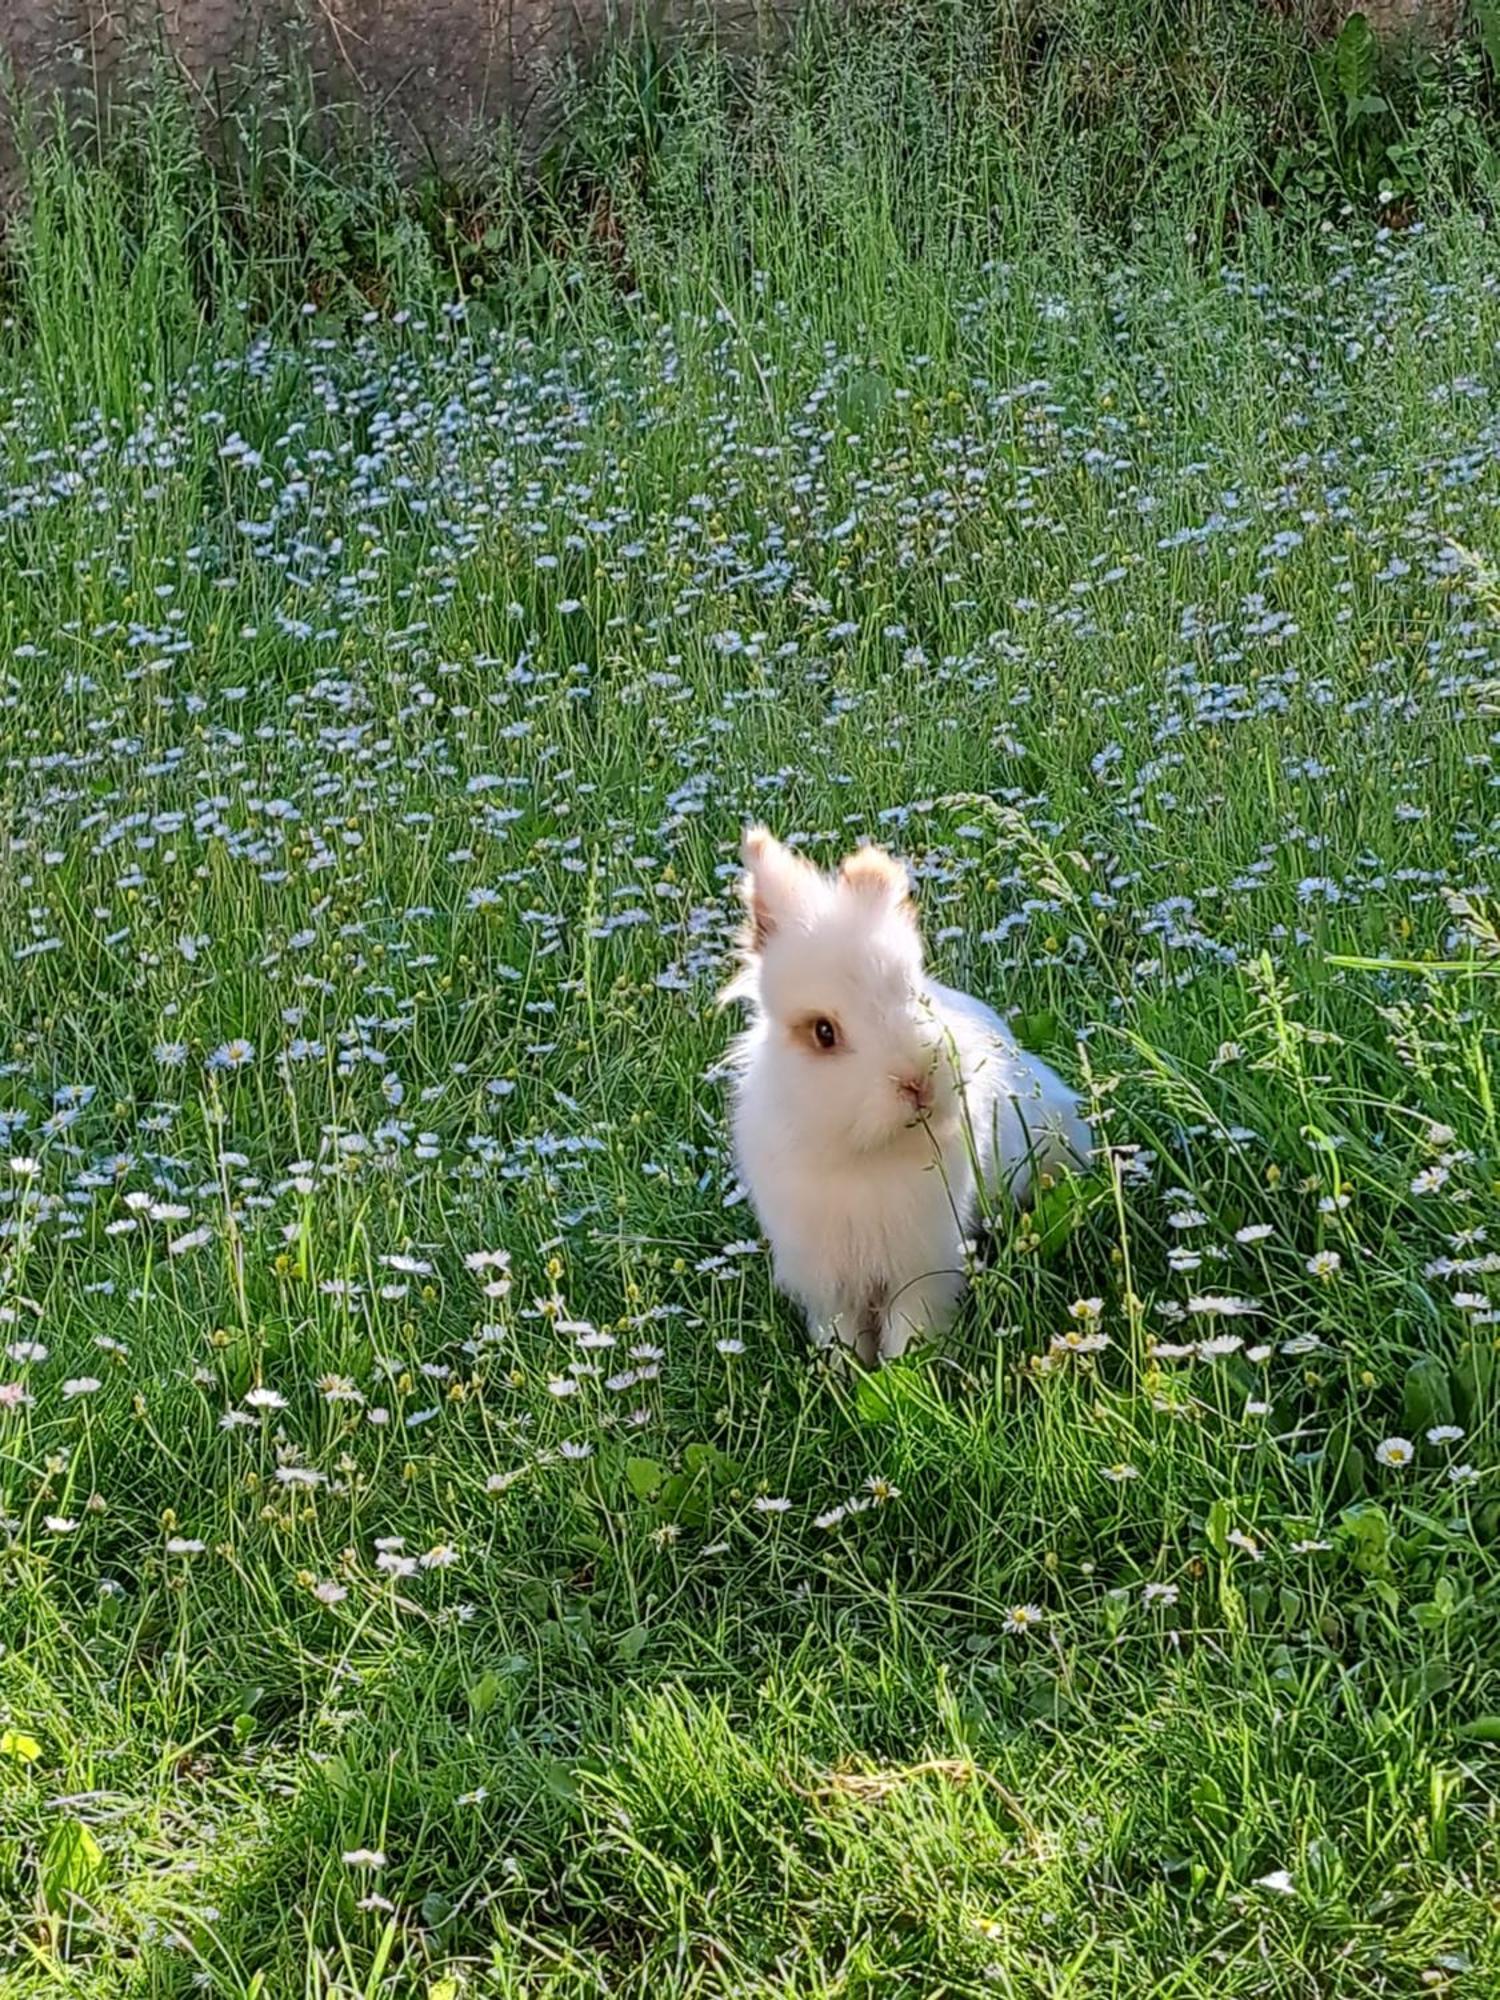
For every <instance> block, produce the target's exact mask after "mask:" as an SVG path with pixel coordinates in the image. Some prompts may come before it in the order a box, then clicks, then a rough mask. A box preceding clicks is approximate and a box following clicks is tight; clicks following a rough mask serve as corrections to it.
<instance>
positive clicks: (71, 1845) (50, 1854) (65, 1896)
mask: <svg viewBox="0 0 1500 2000" xmlns="http://www.w3.org/2000/svg"><path fill="white" fill-rule="evenodd" d="M103 1860H104V1849H103V1848H102V1847H101V1846H100V1845H99V1843H98V1841H97V1840H95V1838H94V1836H93V1834H91V1833H90V1832H89V1830H88V1828H87V1827H86V1826H85V1825H84V1824H83V1822H82V1820H77V1819H65V1820H60V1821H59V1822H58V1824H57V1825H56V1826H55V1827H54V1828H53V1829H52V1833H51V1835H50V1836H49V1838H48V1841H47V1845H46V1847H45V1849H44V1850H43V1853H42V1864H41V1871H40V1882H41V1891H42V1901H43V1903H45V1905H46V1906H47V1908H48V1909H49V1910H51V1911H52V1912H53V1914H54V1915H57V1916H62V1915H66V1913H67V1912H68V1910H69V1909H70V1908H71V1906H72V1903H73V1900H74V1898H75V1897H84V1896H87V1894H88V1892H89V1890H90V1889H91V1888H92V1887H93V1885H94V1883H95V1882H96V1881H97V1880H98V1879H99V1873H100V1866H101V1864H102V1862H103Z"/></svg>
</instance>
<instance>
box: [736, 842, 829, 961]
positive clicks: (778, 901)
mask: <svg viewBox="0 0 1500 2000" xmlns="http://www.w3.org/2000/svg"><path fill="white" fill-rule="evenodd" d="M740 854H741V856H742V857H743V860H744V863H745V874H744V879H743V880H742V881H741V883H740V894H741V896H743V897H744V899H745V907H746V909H747V910H748V911H749V912H750V923H749V927H748V934H747V936H746V939H745V945H746V949H747V950H749V951H759V950H760V949H761V948H762V946H763V945H764V944H765V942H766V940H767V939H768V938H769V937H770V936H771V935H772V933H773V932H775V931H777V930H779V929H780V928H781V926H782V925H783V924H787V923H793V922H795V921H796V920H797V918H798V917H800V916H802V915H803V914H804V913H805V912H806V911H807V909H808V907H809V905H810V903H811V902H812V899H813V896H814V894H815V893H816V891H817V888H818V886H819V882H820V879H821V878H820V877H819V875H818V871H817V869H816V868H814V866H813V865H812V863H811V862H810V861H804V860H803V859H802V857H801V855H800V854H793V852H792V850H791V849H790V848H789V847H783V846H782V844H781V842H780V841H779V840H778V839H777V838H776V836H775V834H773V833H771V832H770V831H769V830H768V829H767V828H766V827H763V826H752V827H747V828H746V830H745V837H744V839H743V840H742V841H741V842H740Z"/></svg>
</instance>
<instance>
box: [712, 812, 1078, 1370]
mask: <svg viewBox="0 0 1500 2000" xmlns="http://www.w3.org/2000/svg"><path fill="white" fill-rule="evenodd" d="M741 851H742V853H743V856H744V862H745V870H746V872H745V876H744V879H743V882H742V884H741V893H742V895H743V897H744V900H745V904H746V908H747V910H748V913H749V915H748V921H747V923H746V926H745V930H744V933H743V935H742V938H741V950H742V957H743V963H742V966H741V969H740V972H739V973H738V975H737V976H736V978H735V979H734V980H733V981H732V982H731V984H730V985H729V986H728V987H727V988H726V990H725V998H726V999H738V1000H744V1001H746V1002H748V1004H749V1007H750V1025H749V1027H748V1028H747V1029H746V1030H745V1032H744V1033H743V1034H742V1035H740V1036H739V1037H738V1038H737V1039H736V1041H735V1044H734V1047H733V1050H732V1053H731V1064H732V1073H733V1084H732V1092H733V1133H734V1150H735V1158H736V1164H737V1166H738V1168H739V1173H740V1177H741V1179H742V1180H743V1181H744V1184H745V1186H746V1188H747V1190H748V1191H749V1195H750V1199H751V1201H752V1202H753V1203H754V1205H755V1212H756V1214H757V1216H758V1217H759V1219H760V1224H761V1227H762V1228H763V1229H764V1231H765V1233H766V1235H767V1236H768V1237H769V1239H770V1243H771V1252H772V1257H773V1260H774V1266H775V1273H776V1281H777V1283H778V1284H779V1285H780V1286H781V1288H782V1290H783V1291H785V1292H787V1293H789V1294H790V1295H791V1297H792V1298H794V1299H795V1300H796V1301H797V1302H798V1304H799V1305H800V1306H801V1307H802V1308H803V1310H804V1311H805V1312H806V1314H807V1318H808V1325H809V1329H810V1331H811V1333H812V1336H813V1338H814V1340H815V1341H817V1342H818V1344H819V1345H820V1346H826V1345H828V1344H829V1343H831V1342H832V1341H834V1340H835V1339H838V1340H842V1341H844V1342H846V1343H847V1344H848V1345H850V1346H852V1347H853V1348H854V1350H855V1352H856V1353H857V1354H858V1355H859V1357H860V1359H861V1360H862V1361H865V1362H867V1363H871V1364H873V1363H874V1362H875V1361H877V1360H879V1359H884V1358H889V1357H894V1356H896V1355H898V1354H900V1353H901V1352H902V1351H903V1349H904V1348H905V1347H906V1345H907V1342H908V1341H909V1340H910V1339H911V1338H912V1337H913V1336H914V1335H925V1334H939V1333H941V1332H942V1331H943V1330H944V1329H945V1328H946V1327H947V1325H948V1323H949V1322H950V1320H951V1319H952V1317H953V1314H954V1312H955V1310H956V1308H957V1305H958V1301H959V1298H960V1296H961V1295H962V1292H963V1287H964V1240H965V1238H966V1237H967V1236H968V1234H969V1232H970V1230H971V1228H972V1227H973V1225H974V1222H975V1220H976V1213H977V1210H978V1206H979V1196H980V1189H981V1186H982V1187H984V1188H988V1189H993V1190H997V1191H1000V1192H1002V1193H1006V1194H1009V1195H1010V1196H1012V1197H1013V1198H1016V1199H1023V1198H1024V1197H1025V1195H1026V1194H1027V1192H1028V1191H1029V1189H1030V1188H1031V1187H1032V1185H1033V1184H1034V1183H1035V1181H1036V1179H1037V1178H1038V1176H1041V1175H1046V1174H1048V1173H1058V1172H1061V1171H1067V1170H1070V1169H1072V1170H1077V1169H1079V1168H1081V1167H1082V1166H1083V1165H1084V1164H1085V1163H1086V1162H1087V1160H1088V1158H1089V1154H1090V1149H1091V1135H1090V1131H1089V1127H1088V1123H1087V1121H1086V1120H1085V1118H1084V1116H1083V1113H1082V1111H1081V1109H1080V1105H1079V1100H1078V1098H1077V1096H1076V1095H1075V1094H1074V1093H1073V1092H1072V1091H1071V1090H1069V1089H1068V1087H1067V1086H1066V1084H1064V1083H1063V1081H1062V1079H1061V1078H1060V1077H1058V1076H1056V1075H1054V1074H1053V1072H1052V1071H1051V1070H1050V1069H1048V1067H1047V1066H1046V1064H1045V1063H1042V1062H1039V1061H1038V1060H1037V1059H1036V1057H1035V1056H1031V1055H1028V1054H1026V1053H1025V1052H1024V1051H1023V1050H1021V1049H1020V1048H1018V1047H1017V1045H1016V1042H1015V1040H1014V1038H1013V1037H1012V1036H1011V1034H1010V1032H1009V1031H1008V1029H1007V1028H1006V1026H1005V1024H1004V1022H1003V1021H1001V1019H1000V1017H999V1016H998V1015H997V1014H994V1013H992V1012H991V1010H990V1009H989V1008H988V1007H986V1006H984V1005H983V1004H982V1003H981V1002H980V1001H978V1000H975V999H972V998H971V997H970V996H969V995H968V994H966V993H957V992H954V991H953V989H952V988H951V987H947V986H940V985H939V984H938V983H937V981H936V980H934V979H931V978H929V977H928V975H927V972H926V970H925V968H924V964H923V956H922V939H921V935H920V933H919V931H918V929H917V918H916V911H915V909H914V907H913V905H912V902H911V899H910V895H909V893H908V889H909V885H908V882H907V876H906V870H905V869H904V868H903V867H902V865H901V863H900V862H899V861H896V860H895V859H893V858H892V856H891V855H889V854H887V853H886V852H885V850H884V849H883V848H879V847H862V848H859V849H858V850H856V852H854V853H853V854H851V855H849V856H848V858H847V859H846V860H845V861H844V862H843V864H842V865H841V867H840V868H839V870H838V873H837V874H836V875H825V874H823V873H822V872H821V871H820V870H819V869H817V868H815V867H814V866H813V865H812V863H811V862H809V861H806V860H804V859H803V858H802V857H801V856H800V855H797V854H794V853H793V852H792V851H791V850H790V849H789V848H786V847H784V846H783V845H782V844H781V842H780V841H778V840H776V839H775V838H774V837H773V836H772V835H771V834H770V833H768V832H767V831H766V829H765V828H764V827H760V826H755V827H751V828H750V829H749V831H748V832H747V833H746V834H745V837H744V842H743V846H742V850H741Z"/></svg>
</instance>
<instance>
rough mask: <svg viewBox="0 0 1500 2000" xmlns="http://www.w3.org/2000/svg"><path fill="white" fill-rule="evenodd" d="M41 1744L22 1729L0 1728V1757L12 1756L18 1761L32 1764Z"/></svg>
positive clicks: (39, 1753) (40, 1752)
mask: <svg viewBox="0 0 1500 2000" xmlns="http://www.w3.org/2000/svg"><path fill="white" fill-rule="evenodd" d="M41 1754H42V1746H41V1744H40V1743H38V1742H37V1740H36V1738H35V1737H34V1736H28V1735H27V1734H26V1732H25V1730H23V1729H0V1757H14V1758H15V1759H16V1761H17V1762H18V1763H21V1764H34V1763H35V1762H36V1760H37V1758H38V1757H40V1756H41Z"/></svg>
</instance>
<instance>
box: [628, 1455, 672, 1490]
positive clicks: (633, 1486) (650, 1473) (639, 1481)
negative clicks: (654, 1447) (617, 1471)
mask: <svg viewBox="0 0 1500 2000" xmlns="http://www.w3.org/2000/svg"><path fill="white" fill-rule="evenodd" d="M625 1477H626V1480H627V1481H628V1482H629V1485H630V1490H631V1492H632V1493H633V1494H634V1495H635V1496H636V1498H637V1499H638V1500H649V1499H650V1498H651V1496H652V1494H653V1493H655V1492H657V1491H658V1490H659V1488H660V1486H661V1483H662V1477H663V1475H662V1469H661V1467H660V1466H659V1465H658V1464H657V1462H656V1460H655V1459H654V1458H627V1459H626V1461H625Z"/></svg>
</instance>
